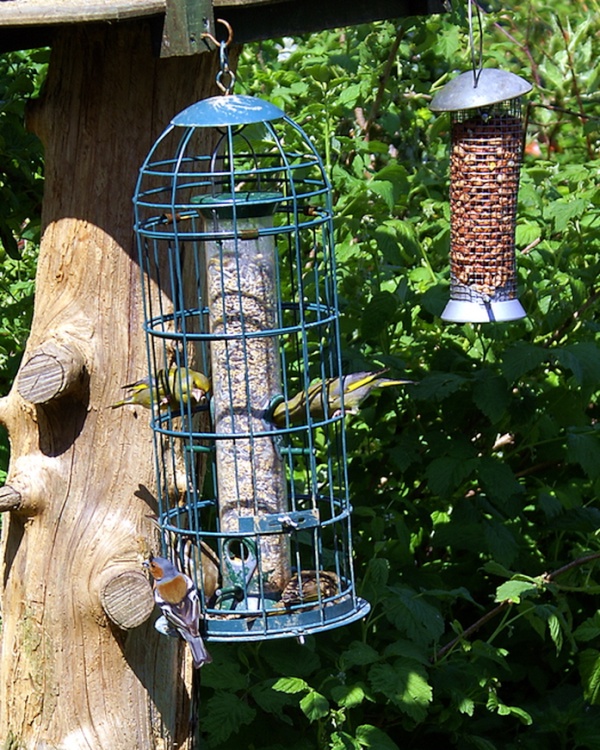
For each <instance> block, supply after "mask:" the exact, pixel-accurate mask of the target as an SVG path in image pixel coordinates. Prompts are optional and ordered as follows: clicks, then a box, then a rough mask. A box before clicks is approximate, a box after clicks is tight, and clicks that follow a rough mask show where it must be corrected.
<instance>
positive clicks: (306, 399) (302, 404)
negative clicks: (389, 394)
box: [268, 369, 413, 427]
mask: <svg viewBox="0 0 600 750" xmlns="http://www.w3.org/2000/svg"><path fill="white" fill-rule="evenodd" d="M385 372H387V370H385V369H384V370H379V371H378V372H354V373H351V374H350V375H343V376H342V377H341V383H342V392H343V401H344V411H345V412H346V413H347V414H356V413H357V411H358V409H359V407H360V405H361V404H362V402H363V401H364V400H365V399H366V398H367V396H368V395H369V394H370V393H371V391H374V390H376V389H377V388H387V387H388V386H391V385H405V384H407V383H412V382H413V381H412V380H392V379H391V378H383V377H381V376H382V375H383V374H384V373H385ZM323 393H326V397H327V415H328V416H329V417H335V416H338V415H339V414H341V410H342V395H341V394H340V378H329V379H328V380H326V381H325V383H323V382H322V381H319V382H317V383H313V384H312V385H310V386H309V388H308V392H304V391H300V393H297V394H296V395H295V396H294V397H293V398H291V399H290V400H289V401H280V402H279V403H276V404H275V406H274V407H273V408H272V413H271V415H270V416H269V417H268V420H269V421H270V422H273V424H275V425H276V426H277V427H285V425H286V418H285V416H286V413H287V415H288V419H289V423H290V424H302V423H303V422H304V421H306V405H307V403H308V410H309V411H310V415H311V417H312V418H313V419H315V420H320V419H324V418H325V408H324V405H323Z"/></svg>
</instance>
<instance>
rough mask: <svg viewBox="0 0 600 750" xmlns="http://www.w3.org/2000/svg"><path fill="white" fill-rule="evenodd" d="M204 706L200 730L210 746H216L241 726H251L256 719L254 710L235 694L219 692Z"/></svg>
mask: <svg viewBox="0 0 600 750" xmlns="http://www.w3.org/2000/svg"><path fill="white" fill-rule="evenodd" d="M204 705H205V709H204V711H203V716H202V728H203V730H204V731H205V732H207V734H208V735H209V737H210V741H211V744H214V745H217V746H218V745H219V744H220V743H223V742H225V741H226V740H228V739H229V737H231V735H232V734H235V733H236V732H239V731H240V729H241V728H242V726H244V725H246V724H251V723H252V722H253V721H254V718H255V717H256V711H255V709H253V708H251V707H250V706H249V705H248V704H247V703H246V702H245V701H243V700H241V699H240V698H238V696H237V695H235V693H230V692H224V691H221V690H219V691H217V693H216V694H215V695H214V696H213V697H212V698H209V699H208V701H206V703H205V704H204Z"/></svg>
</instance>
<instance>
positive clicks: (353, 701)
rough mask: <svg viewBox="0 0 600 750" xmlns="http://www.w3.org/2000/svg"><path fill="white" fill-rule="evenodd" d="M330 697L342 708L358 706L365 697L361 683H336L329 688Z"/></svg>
mask: <svg viewBox="0 0 600 750" xmlns="http://www.w3.org/2000/svg"><path fill="white" fill-rule="evenodd" d="M331 697H332V698H333V700H334V701H335V702H336V703H337V704H338V706H342V707H343V708H354V707H355V706H359V705H360V704H361V703H362V702H363V701H364V699H365V691H364V689H363V687H362V685H336V686H335V687H333V688H332V689H331Z"/></svg>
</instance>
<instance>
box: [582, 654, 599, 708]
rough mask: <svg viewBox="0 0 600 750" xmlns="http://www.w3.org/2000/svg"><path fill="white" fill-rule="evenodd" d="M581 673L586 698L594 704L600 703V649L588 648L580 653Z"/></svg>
mask: <svg viewBox="0 0 600 750" xmlns="http://www.w3.org/2000/svg"><path fill="white" fill-rule="evenodd" d="M579 674H580V675H581V681H582V683H583V693H584V695H585V699H586V700H587V701H589V702H590V703H591V704H592V705H599V704H600V651H597V650H596V649H591V648H590V649H586V650H585V651H582V652H581V653H580V654H579Z"/></svg>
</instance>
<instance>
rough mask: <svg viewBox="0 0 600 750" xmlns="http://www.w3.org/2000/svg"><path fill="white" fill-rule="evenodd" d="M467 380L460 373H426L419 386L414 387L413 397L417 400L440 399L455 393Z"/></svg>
mask: <svg viewBox="0 0 600 750" xmlns="http://www.w3.org/2000/svg"><path fill="white" fill-rule="evenodd" d="M466 382H467V378H465V377H463V376H462V375H454V374H452V373H435V374H433V375H427V376H426V377H424V378H423V379H422V380H420V381H419V387H418V388H415V390H414V395H413V398H415V399H418V400H419V401H430V400H432V399H435V400H436V401H442V400H443V399H445V398H447V397H448V396H450V395H452V394H454V393H456V391H458V390H459V389H460V388H462V387H463V385H464V384H465V383H466Z"/></svg>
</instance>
